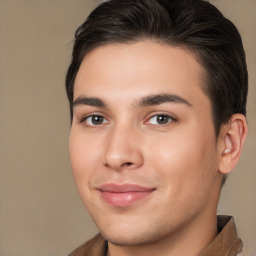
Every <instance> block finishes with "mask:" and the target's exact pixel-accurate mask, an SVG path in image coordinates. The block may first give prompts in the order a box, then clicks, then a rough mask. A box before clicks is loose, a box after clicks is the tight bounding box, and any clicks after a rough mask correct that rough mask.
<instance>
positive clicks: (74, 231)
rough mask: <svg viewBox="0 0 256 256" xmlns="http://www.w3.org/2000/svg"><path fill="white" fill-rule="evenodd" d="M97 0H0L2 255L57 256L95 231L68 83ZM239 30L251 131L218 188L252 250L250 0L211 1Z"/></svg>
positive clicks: (254, 182)
mask: <svg viewBox="0 0 256 256" xmlns="http://www.w3.org/2000/svg"><path fill="white" fill-rule="evenodd" d="M97 3H99V1H93V0H87V1H85V0H54V1H52V0H44V1H43V0H0V86H1V87H0V116H1V118H0V129H1V133H0V168H1V172H0V255H1V256H51V255H54V256H60V255H67V254H68V253H69V252H70V251H72V250H73V249H74V248H75V247H77V246H78V245H80V244H81V243H83V242H84V241H85V240H87V239H89V238H90V237H91V236H92V235H93V234H95V233H96V232H97V230H96V228H95V226H94V225H93V224H92V223H91V220H90V218H89V216H88V214H87V213H86V211H85V209H84V207H83V205H82V203H81V201H80V199H79V196H78V193H77V192H76V188H75V185H74V181H73V178H72V174H71V170H70V164H69V159H68V158H69V157H68V134H69V125H70V124H69V112H68V111H69V110H68V102H67V99H66V95H65V90H64V78H65V72H66V69H67V67H68V64H69V61H70V55H71V47H72V43H70V42H71V41H72V39H73V34H74V31H75V29H76V27H77V26H78V25H79V24H80V23H81V22H82V21H83V20H84V19H85V17H86V15H87V14H88V12H89V11H90V10H91V9H92V8H93V7H95V6H96V4H97ZM212 3H214V4H216V6H218V7H219V8H220V10H222V12H223V13H224V14H225V15H226V16H227V17H228V18H230V19H231V20H232V21H233V22H234V23H235V24H236V25H237V27H238V28H239V30H240V32H241V34H242V37H243V41H244V46H245V49H246V52H247V60H248V68H249V74H250V91H249V102H248V111H249V113H248V122H249V136H248V138H247V142H246V144H245V149H244V152H243V155H242V159H241V161H240V163H239V165H238V167H237V168H236V169H235V171H234V172H233V173H232V175H231V176H230V178H229V180H228V182H227V184H226V186H225V187H224V189H223V192H222V196H221V202H220V206H219V212H221V213H225V214H229V215H233V216H235V219H236V222H237V225H238V231H239V234H240V235H241V237H242V238H243V240H244V243H245V245H246V248H247V249H246V253H245V255H248V256H251V255H256V200H255V195H256V161H255V157H256V153H255V152H256V141H255V140H256V114H255V112H256V86H255V82H256V77H255V76H256V75H255V74H256V72H255V69H256V50H255V45H256V31H255V24H256V16H255V11H256V1H255V0H243V1H241V0H213V1H212Z"/></svg>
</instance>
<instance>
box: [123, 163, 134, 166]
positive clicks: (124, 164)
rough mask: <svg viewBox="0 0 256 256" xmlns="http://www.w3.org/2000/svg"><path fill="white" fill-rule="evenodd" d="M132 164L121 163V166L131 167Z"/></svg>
mask: <svg viewBox="0 0 256 256" xmlns="http://www.w3.org/2000/svg"><path fill="white" fill-rule="evenodd" d="M132 164H133V163H131V162H127V163H123V164H122V165H123V166H131V165H132Z"/></svg>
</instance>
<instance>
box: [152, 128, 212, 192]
mask: <svg viewBox="0 0 256 256" xmlns="http://www.w3.org/2000/svg"><path fill="white" fill-rule="evenodd" d="M195 131H196V132H193V129H190V130H189V132H187V133H186V132H183V133H180V134H182V135H178V134H175V133H174V134H173V135H171V134H167V135H166V136H165V137H162V138H160V137H158V138H157V141H153V142H151V143H150V144H152V143H153V144H154V145H156V146H154V151H152V150H150V148H151V149H152V147H148V148H149V150H148V151H147V159H150V160H149V162H150V163H151V164H152V166H153V168H154V169H155V170H157V171H158V172H159V173H160V174H161V176H162V177H163V180H164V182H165V184H166V186H169V189H172V190H173V189H176V190H179V189H180V190H182V189H184V187H185V188H186V189H187V188H188V189H192V190H193V189H196V188H200V189H202V186H203V185H202V180H204V181H205V182H206V183H207V184H208V185H209V182H211V179H212V178H213V175H215V173H216V169H217V162H216V157H215V155H216V149H215V142H214V139H213V138H214V137H211V136H209V135H207V134H203V133H202V132H203V131H201V132H200V131H199V130H198V129H197V130H195ZM152 139H153V140H155V139H154V138H152ZM208 181H209V182H208ZM206 183H204V184H205V186H206ZM169 184H170V185H169Z"/></svg>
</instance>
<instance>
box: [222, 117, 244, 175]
mask: <svg viewBox="0 0 256 256" xmlns="http://www.w3.org/2000/svg"><path fill="white" fill-rule="evenodd" d="M246 135H247V123H246V119H245V116H244V115H242V114H234V115H233V116H232V117H231V119H230V120H229V122H228V123H227V124H225V125H223V126H222V128H221V132H220V135H219V138H218V145H219V150H220V151H219V152H220V162H219V169H218V170H219V172H220V173H222V174H228V173H230V172H231V171H232V170H233V169H234V167H235V166H236V165H237V163H238V161H239V159H240V155H241V152H242V148H243V144H244V141H245V138H246Z"/></svg>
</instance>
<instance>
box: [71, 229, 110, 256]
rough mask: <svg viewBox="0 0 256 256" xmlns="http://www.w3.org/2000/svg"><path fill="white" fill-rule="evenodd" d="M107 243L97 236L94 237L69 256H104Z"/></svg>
mask: <svg viewBox="0 0 256 256" xmlns="http://www.w3.org/2000/svg"><path fill="white" fill-rule="evenodd" d="M106 252H107V241H106V240H105V239H104V238H103V237H102V236H101V235H100V234H97V235H96V236H95V237H93V238H92V239H90V240H89V241H87V242H86V243H84V244H82V245H81V246H79V247H78V248H77V249H75V250H74V251H73V252H72V253H71V254H69V256H88V255H90V256H105V255H106Z"/></svg>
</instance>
